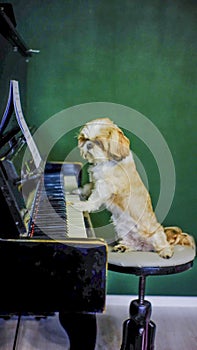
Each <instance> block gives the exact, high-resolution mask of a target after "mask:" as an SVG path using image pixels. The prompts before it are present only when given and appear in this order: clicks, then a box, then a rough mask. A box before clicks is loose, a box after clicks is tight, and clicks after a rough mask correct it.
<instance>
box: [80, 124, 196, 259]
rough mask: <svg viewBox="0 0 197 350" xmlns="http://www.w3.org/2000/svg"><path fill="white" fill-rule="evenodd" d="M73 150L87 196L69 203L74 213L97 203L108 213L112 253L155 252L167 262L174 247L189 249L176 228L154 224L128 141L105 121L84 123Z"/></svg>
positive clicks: (187, 238)
mask: <svg viewBox="0 0 197 350" xmlns="http://www.w3.org/2000/svg"><path fill="white" fill-rule="evenodd" d="M78 147H79V149H80V153H81V155H82V157H83V158H84V159H86V160H87V161H88V162H89V163H90V164H91V166H90V167H89V175H90V181H91V182H92V184H93V189H92V192H91V194H90V196H89V198H88V200H87V201H81V202H80V203H76V204H74V207H75V208H76V209H78V210H80V211H88V212H92V211H96V210H98V209H99V208H100V207H101V205H105V207H106V208H107V209H108V210H109V211H110V212H111V213H112V217H111V218H112V222H113V224H114V227H115V230H116V232H117V235H118V238H119V243H118V244H117V245H115V246H114V248H113V250H114V251H120V252H124V251H127V250H134V251H155V252H157V253H158V254H159V255H160V256H161V257H163V258H170V257H171V256H172V255H173V252H174V245H175V244H181V245H188V246H193V247H194V240H193V237H192V236H190V235H188V234H186V233H183V232H182V230H181V229H180V228H179V227H167V228H164V227H163V226H162V225H161V224H160V223H159V222H158V220H157V218H156V215H155V213H154V211H153V208H152V203H151V198H150V195H149V192H148V190H147V189H146V187H145V185H144V184H143V182H142V180H141V178H140V176H139V173H138V171H137V169H136V166H135V162H134V159H133V155H132V152H131V150H130V141H129V139H128V138H127V137H126V136H125V135H124V133H123V131H122V130H121V129H120V128H119V127H118V126H117V125H115V124H114V123H113V122H112V121H111V120H110V119H108V118H100V119H95V120H92V121H90V122H88V123H87V124H86V125H84V127H83V128H82V129H81V131H80V133H79V135H78Z"/></svg>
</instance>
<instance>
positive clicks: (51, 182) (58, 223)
mask: <svg viewBox="0 0 197 350" xmlns="http://www.w3.org/2000/svg"><path fill="white" fill-rule="evenodd" d="M66 231H67V221H66V203H65V195H64V185H63V179H62V176H61V174H60V173H56V174H44V176H43V178H42V180H41V181H40V184H39V187H38V190H37V193H36V198H35V202H34V208H33V212H32V218H31V221H30V236H34V237H35V236H37V235H40V234H44V235H48V236H50V237H55V238H56V239H57V237H61V238H65V237H66Z"/></svg>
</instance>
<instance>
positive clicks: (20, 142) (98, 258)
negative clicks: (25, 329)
mask: <svg viewBox="0 0 197 350" xmlns="http://www.w3.org/2000/svg"><path fill="white" fill-rule="evenodd" d="M9 9H10V8H9ZM2 18H3V19H2ZM5 20H7V25H8V24H9V28H11V29H9V30H13V31H14V33H15V34H17V32H16V29H15V28H14V25H13V24H12V23H11V21H10V18H9V16H8V13H7V12H6V8H3V9H2V7H1V17H0V21H1V23H3V24H4V25H5ZM4 28H5V29H6V28H7V27H6V26H4ZM1 34H3V35H4V38H6V40H7V39H8V37H9V35H8V37H6V35H5V31H4V32H3V33H1ZM1 40H2V38H1ZM3 43H5V40H4V39H3ZM15 44H16V43H15ZM6 45H7V43H6ZM19 53H20V52H19ZM26 54H27V55H28V51H27V50H26ZM24 56H25V55H24ZM25 64H26V63H25ZM14 77H15V75H14V74H13V72H12V74H11V76H9V79H10V78H11V79H10V80H9V84H10V90H9V94H8V95H7V105H6V104H5V106H4V108H5V107H6V108H5V110H4V112H3V113H2V116H0V213H1V215H0V216H1V221H0V266H1V267H0V282H1V302H0V315H2V316H3V317H5V316H6V315H18V322H20V317H21V315H23V314H31V315H32V314H33V315H45V316H47V315H51V314H53V313H54V312H58V313H59V319H60V322H61V324H62V326H63V327H64V329H65V330H66V331H67V333H68V335H69V338H70V343H71V349H75V350H77V349H81V348H84V349H86V350H88V349H90V350H91V349H94V345H95V338H96V320H95V314H96V313H97V312H103V310H104V308H105V296H106V269H107V245H106V243H105V241H104V240H102V239H98V238H97V237H95V234H94V229H93V227H92V225H91V221H90V218H89V216H88V214H87V213H80V212H77V211H76V210H75V209H74V208H73V207H72V205H71V203H72V202H74V201H79V200H81V198H80V196H79V195H78V194H76V192H73V190H74V189H76V188H77V187H78V186H80V181H81V164H80V163H60V162H53V163H52V162H46V161H44V160H43V159H42V157H41V156H40V155H39V150H38V149H37V147H36V145H34V146H35V148H36V152H37V158H35V155H34V154H32V149H29V143H28V142H27V137H26V135H25V134H24V132H23V128H21V125H20V122H19V119H17V117H19V118H20V116H18V111H17V106H16V105H17V103H15V102H16V101H15V100H14V99H15V97H16V92H17V93H18V98H19V101H18V102H19V103H20V94H19V86H20V81H18V80H14V79H13V78H14ZM6 84H7V81H6V79H5V85H4V90H5V91H8V86H6ZM21 85H23V84H21ZM14 89H15V92H14ZM3 102H4V100H3ZM19 106H20V105H19ZM2 110H3V106H1V111H2ZM20 113H22V111H21V110H20ZM22 117H24V116H23V114H22ZM20 121H21V120H20ZM29 135H30V136H31V130H29ZM31 141H32V142H34V141H33V138H32V139H31ZM30 148H31V147H30ZM26 150H28V152H27V153H26ZM25 154H28V156H27V159H26V158H25V161H24V155H25ZM82 344H83V346H82Z"/></svg>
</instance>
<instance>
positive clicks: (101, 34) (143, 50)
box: [12, 0, 197, 295]
mask: <svg viewBox="0 0 197 350" xmlns="http://www.w3.org/2000/svg"><path fill="white" fill-rule="evenodd" d="M12 3H13V6H14V8H15V15H16V18H17V20H18V21H17V22H18V26H17V28H18V30H19V32H20V33H21V35H22V36H23V38H24V40H25V41H26V42H27V43H28V45H29V46H30V47H31V48H35V49H39V50H40V53H39V54H38V55H35V56H34V57H33V58H32V59H31V60H30V62H29V63H28V80H27V81H28V89H27V115H26V118H27V120H28V123H29V124H30V125H32V124H33V125H35V126H36V127H39V126H40V125H41V124H42V123H43V122H44V121H46V120H48V119H49V118H50V117H51V116H52V115H54V114H55V113H57V112H60V111H61V110H63V109H65V108H67V107H71V106H75V105H78V104H84V103H88V102H113V103H116V104H121V105H125V106H128V107H131V108H133V109H135V110H137V111H139V112H140V113H142V114H143V115H145V116H146V117H148V118H149V120H150V121H152V122H153V123H154V124H155V126H156V127H157V128H158V129H159V130H160V132H161V133H162V135H163V136H164V138H165V140H166V142H167V144H168V146H169V148H170V150H171V153H172V156H173V160H174V163H175V169H176V191H175V197H174V200H173V203H172V206H171V208H170V211H169V213H168V215H167V217H166V218H165V221H164V224H165V225H168V224H176V225H179V226H181V227H182V228H183V229H184V231H186V232H190V233H192V234H193V235H194V236H196V235H197V233H196V220H195V219H196V194H197V193H196V174H197V171H196V170H197V169H196V131H197V125H196V124H197V122H196V101H197V96H196V81H197V79H196V46H197V44H196V30H197V25H196V12H197V4H196V1H195V0H193V1H192V0H174V1H171V0H166V1H163V0H147V1H138V0H123V1H120V0H119V1H117V0H108V1H106V0H100V1H99V0H89V1H87V0H84V1H82V0H81V1H80V0H66V1H65V0H56V1H46V0H44V1H41V0H40V1H39V0H29V1H28V2H27V1H24V0H16V1H12ZM110 117H112V119H113V116H110ZM92 118H94V116H92ZM124 118H125V116H124V115H120V116H119V120H120V123H124ZM67 123H68V125H67V127H68V130H69V128H70V125H69V120H67ZM131 131H132V125H131ZM145 131H146V130H144V132H145ZM53 132H55V130H49V135H50V134H51V135H52V134H53ZM129 136H131V140H132V148H133V150H134V152H135V153H136V155H137V156H138V158H139V159H140V161H141V162H142V164H143V165H144V167H145V170H146V172H147V174H148V180H149V186H150V191H151V195H152V198H153V203H156V200H157V197H158V192H159V174H158V170H157V169H156V166H155V164H154V162H153V159H152V156H151V154H150V153H149V152H148V150H147V149H146V147H145V146H144V144H143V142H142V141H141V140H139V139H138V138H137V137H135V136H134V135H132V133H131V135H129ZM66 140H68V144H67V143H66V142H67V141H66ZM71 144H72V147H73V148H74V147H76V138H75V137H74V134H72V133H71V134H69V137H67V138H66V139H64V138H63V139H62V140H60V142H59V143H57V145H56V147H55V148H54V150H52V152H51V154H50V157H51V159H57V160H59V159H65V153H66V152H67V148H68V147H70V145H71ZM196 237H197V236H196ZM136 283H137V278H136V277H134V276H127V275H120V274H116V273H112V272H109V274H108V293H114V294H121V293H122V294H124V293H125V294H130V293H136ZM147 291H148V293H150V294H161V295H163V294H166V295H176V294H177V295H196V294H197V278H196V265H195V266H194V268H193V269H192V270H191V271H187V272H185V273H182V274H180V275H173V276H167V277H157V278H156V277H151V278H149V282H148V286H147Z"/></svg>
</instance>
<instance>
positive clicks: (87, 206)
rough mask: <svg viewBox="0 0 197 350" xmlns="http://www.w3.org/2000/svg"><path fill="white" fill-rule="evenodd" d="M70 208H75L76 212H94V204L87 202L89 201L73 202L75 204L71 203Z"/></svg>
mask: <svg viewBox="0 0 197 350" xmlns="http://www.w3.org/2000/svg"><path fill="white" fill-rule="evenodd" d="M71 206H72V207H73V208H75V209H76V210H78V211H88V212H91V211H94V210H95V206H94V203H92V202H89V201H84V202H83V201H79V202H75V203H72V204H71Z"/></svg>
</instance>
